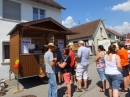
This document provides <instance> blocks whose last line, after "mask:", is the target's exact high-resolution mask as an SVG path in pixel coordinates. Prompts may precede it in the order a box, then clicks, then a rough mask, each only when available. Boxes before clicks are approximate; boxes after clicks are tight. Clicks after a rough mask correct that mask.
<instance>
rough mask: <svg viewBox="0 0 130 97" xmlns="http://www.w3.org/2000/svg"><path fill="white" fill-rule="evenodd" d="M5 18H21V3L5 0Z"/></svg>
mask: <svg viewBox="0 0 130 97" xmlns="http://www.w3.org/2000/svg"><path fill="white" fill-rule="evenodd" d="M3 18H7V19H14V20H21V5H20V3H16V2H12V1H8V0H3Z"/></svg>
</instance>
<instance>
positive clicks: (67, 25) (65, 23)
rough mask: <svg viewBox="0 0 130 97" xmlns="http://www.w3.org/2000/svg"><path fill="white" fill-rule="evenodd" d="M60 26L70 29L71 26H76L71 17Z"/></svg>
mask: <svg viewBox="0 0 130 97" xmlns="http://www.w3.org/2000/svg"><path fill="white" fill-rule="evenodd" d="M62 25H64V26H65V27H67V28H71V27H73V26H76V25H77V23H76V22H75V21H74V20H73V17H71V16H68V17H67V18H66V20H64V21H62Z"/></svg>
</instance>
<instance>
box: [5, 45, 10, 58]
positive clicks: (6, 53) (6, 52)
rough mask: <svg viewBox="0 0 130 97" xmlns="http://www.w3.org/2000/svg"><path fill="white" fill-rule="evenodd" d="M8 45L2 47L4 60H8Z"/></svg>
mask: <svg viewBox="0 0 130 97" xmlns="http://www.w3.org/2000/svg"><path fill="white" fill-rule="evenodd" d="M9 54H10V50H9V45H4V59H10V55H9Z"/></svg>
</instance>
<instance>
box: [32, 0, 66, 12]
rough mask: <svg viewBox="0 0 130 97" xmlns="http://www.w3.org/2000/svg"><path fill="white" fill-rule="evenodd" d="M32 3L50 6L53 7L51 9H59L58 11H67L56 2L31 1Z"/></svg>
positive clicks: (44, 0) (45, 0) (52, 0)
mask: <svg viewBox="0 0 130 97" xmlns="http://www.w3.org/2000/svg"><path fill="white" fill-rule="evenodd" d="M30 1H34V2H37V3H41V4H45V5H48V6H51V7H55V8H58V9H64V10H65V9H66V8H64V7H63V6H61V5H60V4H58V3H57V2H56V1H54V0H30Z"/></svg>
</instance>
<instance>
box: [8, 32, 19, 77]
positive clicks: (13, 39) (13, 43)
mask: <svg viewBox="0 0 130 97" xmlns="http://www.w3.org/2000/svg"><path fill="white" fill-rule="evenodd" d="M19 47H20V46H19V31H16V32H15V33H13V34H11V35H10V70H11V71H12V72H13V73H14V74H16V75H18V69H15V68H14V64H15V60H16V59H19V53H20V52H19Z"/></svg>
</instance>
